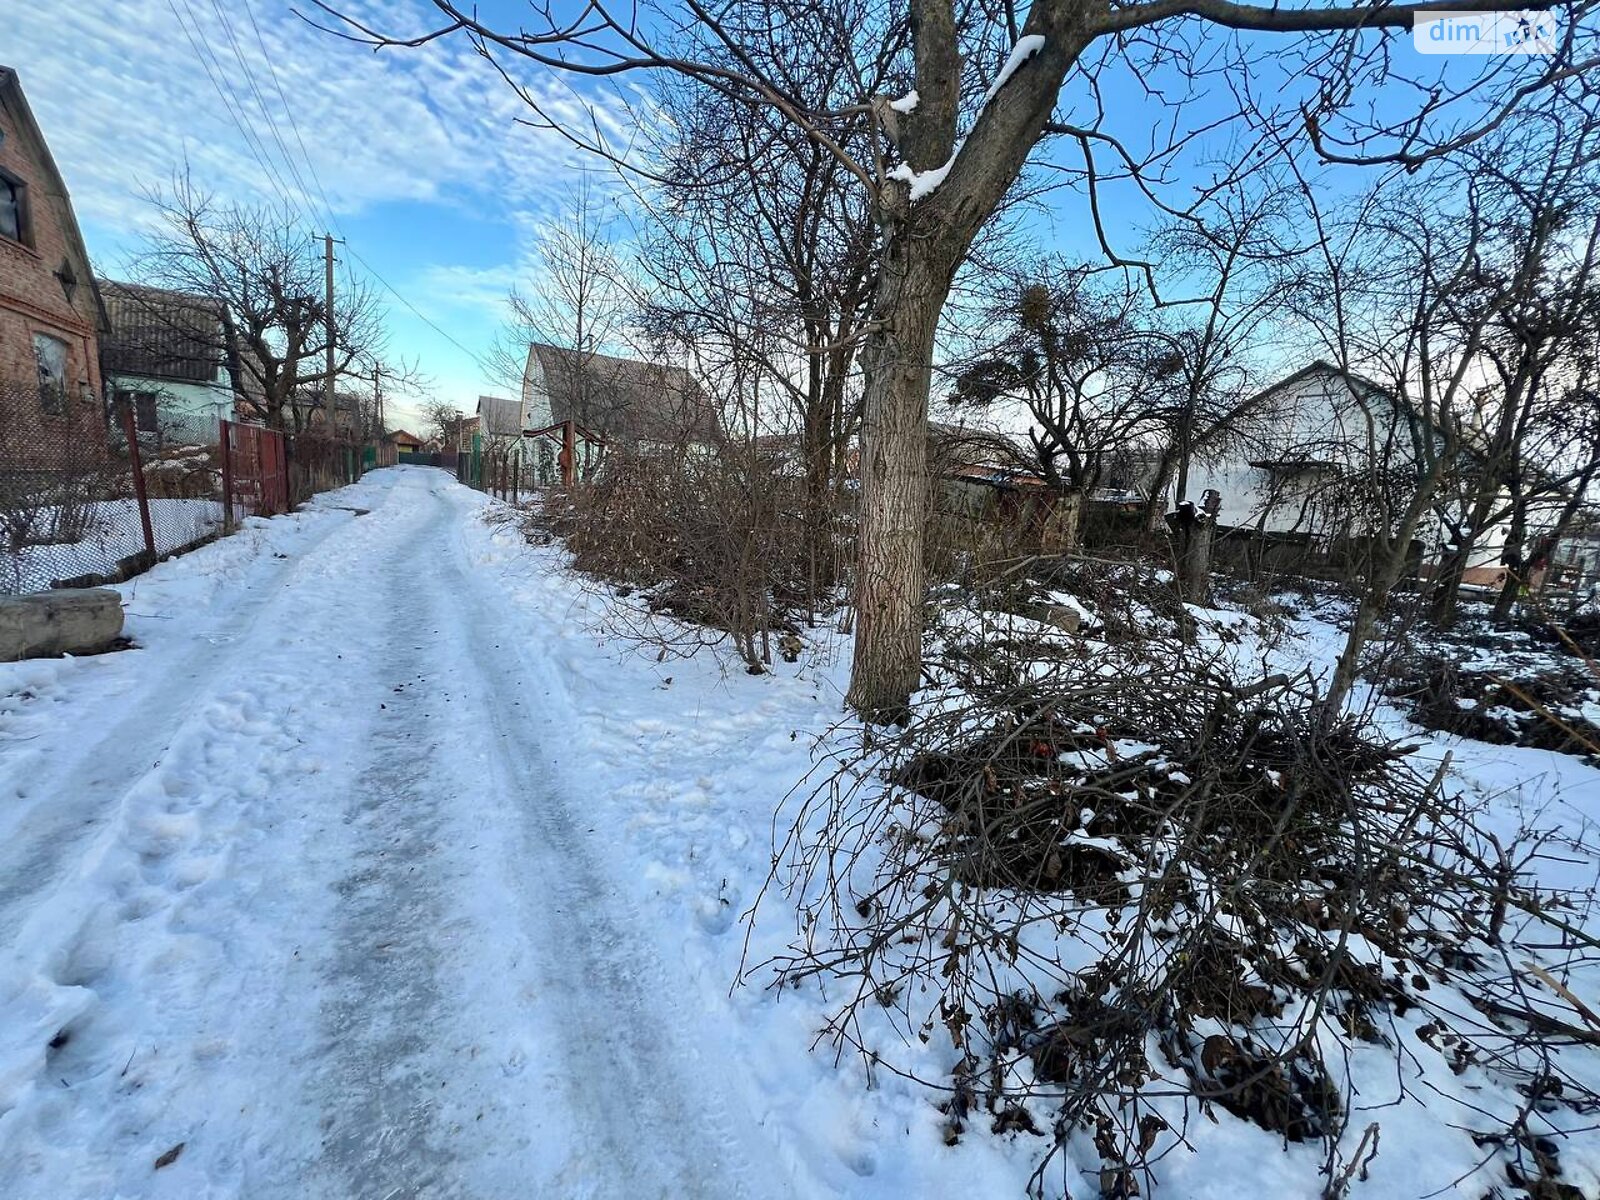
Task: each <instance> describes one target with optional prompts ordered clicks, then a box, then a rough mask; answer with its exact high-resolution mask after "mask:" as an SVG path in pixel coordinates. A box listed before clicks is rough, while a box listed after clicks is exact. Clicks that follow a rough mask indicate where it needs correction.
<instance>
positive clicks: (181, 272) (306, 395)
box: [132, 176, 409, 432]
mask: <svg viewBox="0 0 1600 1200" xmlns="http://www.w3.org/2000/svg"><path fill="white" fill-rule="evenodd" d="M151 202H152V203H153V205H154V206H155V209H156V212H157V217H158V225H157V229H156V232H154V233H153V234H152V235H151V236H150V237H149V239H148V240H147V242H146V244H145V247H144V249H143V250H142V252H140V253H139V254H138V255H137V256H136V257H135V258H134V260H133V263H132V273H133V275H134V276H135V278H136V279H138V281H139V282H141V283H144V284H148V285H152V286H155V287H160V288H166V289H171V290H173V291H177V292H182V293H185V294H187V295H189V296H193V297H197V298H199V299H201V300H203V301H205V302H207V303H209V304H210V305H214V306H215V307H216V310H217V311H218V312H220V314H221V322H220V325H217V326H214V327H212V326H208V325H206V324H198V323H194V322H189V323H188V324H187V325H186V326H185V331H184V332H185V334H186V336H188V337H190V338H200V337H211V336H214V337H216V338H217V340H218V344H217V345H215V346H211V347H208V348H207V349H208V351H209V352H210V353H213V354H214V355H215V356H216V357H217V358H218V359H220V360H221V361H224V362H226V363H227V365H228V368H229V371H230V373H231V374H232V376H233V383H234V390H235V393H236V397H237V404H238V407H239V408H241V409H242V410H243V411H245V412H246V413H248V414H249V415H251V416H253V417H255V418H256V419H258V420H260V421H262V422H264V423H265V424H267V425H268V426H270V427H272V428H274V429H286V430H291V431H296V432H298V431H301V430H303V429H305V428H306V427H307V426H308V425H309V424H310V422H311V419H312V413H313V412H314V411H316V410H318V409H320V407H321V405H322V399H321V397H322V395H323V392H324V386H325V381H326V378H327V371H328V368H327V347H328V337H329V334H330V331H329V319H328V312H327V301H326V289H325V284H324V265H323V261H322V253H321V248H320V246H317V245H316V244H315V243H314V242H313V240H312V239H311V237H310V235H309V234H307V233H306V231H304V230H303V229H301V228H300V226H299V224H298V222H297V220H296V219H295V217H294V216H293V215H292V214H290V213H287V212H281V211H276V210H272V209H268V208H250V207H244V206H239V205H224V204H220V203H218V202H217V201H216V200H215V199H214V198H213V197H211V196H209V195H207V194H206V193H204V192H202V191H200V190H199V189H198V188H196V187H195V186H194V184H193V183H192V182H191V181H190V180H189V179H188V178H187V177H186V176H179V177H178V178H176V179H175V180H174V181H173V183H172V186H171V187H170V188H169V189H167V190H166V191H162V192H157V193H155V194H153V195H152V196H151ZM163 311H168V310H167V309H166V308H163V307H159V306H158V307H153V308H152V312H153V313H154V314H156V316H157V317H159V316H160V314H161V313H162V312H163ZM331 333H332V337H333V342H334V358H333V370H334V377H335V383H336V386H341V387H348V388H352V389H353V388H359V387H361V386H362V383H363V382H364V381H365V379H366V378H367V371H368V369H367V368H366V367H364V366H363V363H370V362H372V361H374V360H376V359H379V358H381V357H382V354H383V351H384V347H385V340H386V336H385V332H384V311H383V308H382V306H381V305H380V304H379V303H378V300H377V297H376V295H375V294H374V293H373V292H372V290H371V289H370V288H368V287H367V286H366V285H365V284H363V283H361V282H358V281H356V280H354V279H351V278H349V277H348V276H347V277H346V278H345V279H344V280H343V281H341V283H340V285H339V287H338V290H337V298H336V300H335V303H334V311H333V317H332V331H331ZM407 374H409V372H407V371H402V370H395V371H392V372H391V375H392V376H395V377H404V376H406V375H407Z"/></svg>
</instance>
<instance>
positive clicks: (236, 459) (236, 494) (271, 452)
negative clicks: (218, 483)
mask: <svg viewBox="0 0 1600 1200" xmlns="http://www.w3.org/2000/svg"><path fill="white" fill-rule="evenodd" d="M221 433H222V494H223V507H224V510H225V513H224V515H225V516H226V519H227V522H228V524H230V525H231V524H233V523H234V522H235V521H237V520H238V519H239V518H240V517H241V516H257V517H270V516H274V515H276V514H277V513H281V512H287V511H288V510H289V464H288V456H287V454H286V453H285V449H284V444H283V434H281V433H279V432H278V431H277V430H275V429H263V428H262V427H261V426H259V425H240V424H238V423H236V422H234V421H223V422H222V423H221Z"/></svg>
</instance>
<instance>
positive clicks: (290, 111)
mask: <svg viewBox="0 0 1600 1200" xmlns="http://www.w3.org/2000/svg"><path fill="white" fill-rule="evenodd" d="M244 11H245V13H246V15H248V16H249V18H250V28H251V29H253V30H254V31H255V35H256V45H257V46H259V47H261V61H262V62H264V63H266V64H267V72H268V74H270V75H271V76H272V86H273V87H274V88H276V89H277V92H278V99H279V100H281V101H283V111H284V113H285V114H286V115H287V116H288V118H289V128H290V129H291V130H293V131H294V140H295V142H296V143H297V144H298V145H299V147H300V157H301V158H302V159H303V160H304V161H305V164H306V170H307V171H308V172H309V173H310V175H311V180H312V182H313V183H315V184H316V185H317V195H319V196H321V197H322V208H323V211H324V212H326V213H327V214H328V223H329V224H330V225H332V226H333V227H334V229H336V230H338V232H339V234H340V236H344V230H343V229H342V228H340V226H339V218H338V217H336V216H335V215H334V211H333V202H332V201H331V200H329V199H328V192H327V189H326V188H324V187H323V186H322V176H321V175H319V174H318V173H317V164H316V163H315V162H313V161H312V158H311V153H310V151H308V150H307V149H306V140H305V138H303V137H301V136H300V122H299V120H298V119H297V118H296V117H295V115H294V105H292V104H290V103H289V94H288V93H287V92H285V91H284V90H283V81H282V80H281V79H280V78H279V77H278V68H277V67H276V66H274V65H273V62H272V54H271V52H270V51H268V50H267V42H266V39H265V38H263V37H262V36H261V26H260V25H259V24H257V23H256V10H255V7H254V5H253V4H252V3H251V0H244ZM346 240H348V239H346Z"/></svg>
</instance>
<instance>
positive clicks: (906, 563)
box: [848, 234, 965, 719]
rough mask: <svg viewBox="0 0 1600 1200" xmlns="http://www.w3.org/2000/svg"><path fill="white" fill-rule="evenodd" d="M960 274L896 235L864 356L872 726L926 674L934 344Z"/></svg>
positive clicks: (857, 676) (862, 638)
mask: <svg viewBox="0 0 1600 1200" xmlns="http://www.w3.org/2000/svg"><path fill="white" fill-rule="evenodd" d="M960 249H961V250H962V251H964V250H965V246H962V247H960ZM955 265H956V264H955V262H954V261H950V259H949V257H948V256H945V257H944V258H942V259H941V258H939V257H935V255H934V254H933V253H930V247H929V240H928V239H924V238H919V237H913V236H906V235H903V234H902V235H898V236H891V238H890V241H889V244H888V246H887V247H886V249H885V252H884V264H883V275H882V278H881V280H880V281H879V286H878V302H877V305H876V313H877V319H879V320H881V321H883V322H884V327H883V328H881V329H880V330H878V331H877V332H876V333H874V334H873V335H872V336H871V338H870V339H869V340H868V342H867V344H866V345H865V346H864V347H863V350H862V356H861V359H862V366H863V368H864V370H865V372H866V390H865V395H864V397H863V411H862V420H861V524H860V529H859V531H858V532H859V543H860V544H859V549H858V557H857V565H856V584H855V608H856V641H855V657H854V661H853V662H852V664H851V672H850V692H849V696H848V700H849V703H850V705H851V706H852V707H853V708H855V710H856V711H857V712H859V713H861V714H863V715H864V716H867V717H869V718H877V719H896V718H898V717H899V716H900V715H901V714H902V713H903V712H904V710H905V706H906V702H907V700H909V698H910V696H911V693H912V692H914V691H915V690H916V688H917V684H918V681H919V680H920V678H921V673H922V603H923V593H924V589H925V585H926V575H925V566H924V561H923V533H924V529H925V527H926V524H927V519H928V496H929V487H928V437H927V428H928V391H929V387H930V385H931V383H932V371H933V343H934V335H935V333H936V331H937V329H938V325H939V313H940V311H941V310H942V309H943V307H944V302H945V297H946V296H947V295H948V294H949V291H950V283H951V279H952V277H953V275H954V273H955Z"/></svg>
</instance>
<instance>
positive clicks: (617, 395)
mask: <svg viewBox="0 0 1600 1200" xmlns="http://www.w3.org/2000/svg"><path fill="white" fill-rule="evenodd" d="M528 359H529V369H528V372H527V374H528V375H532V373H533V371H532V368H533V365H534V364H535V362H536V363H537V364H538V366H539V368H540V369H541V371H542V372H543V375H544V388H545V393H546V394H547V395H548V396H549V399H550V419H551V420H552V421H554V422H561V421H574V422H576V423H577V424H579V425H581V426H583V427H584V428H585V429H588V430H592V431H593V432H595V433H598V434H600V435H601V436H602V437H607V438H621V439H624V440H635V441H662V442H675V441H679V440H682V439H685V438H686V439H687V440H689V441H701V442H703V441H711V440H713V439H714V438H715V437H716V435H717V419H716V412H715V410H714V408H713V406H712V404H711V402H710V399H709V398H708V397H707V396H706V394H705V391H704V390H703V389H702V388H701V387H700V385H699V384H698V383H697V382H695V379H694V376H692V375H690V374H689V372H688V371H686V370H684V369H683V368H682V367H668V366H662V365H660V364H659V363H651V362H642V361H640V360H638V359H632V358H618V357H616V356H614V355H610V354H585V353H580V352H578V351H576V350H566V349H563V348H562V347H560V346H551V345H546V344H544V343H541V342H534V343H531V344H530V345H529V347H528Z"/></svg>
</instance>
